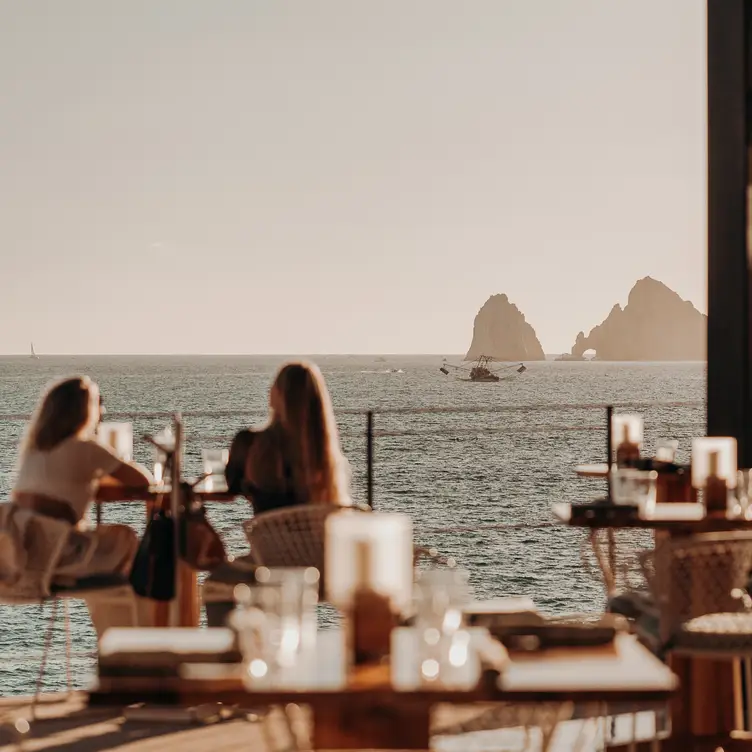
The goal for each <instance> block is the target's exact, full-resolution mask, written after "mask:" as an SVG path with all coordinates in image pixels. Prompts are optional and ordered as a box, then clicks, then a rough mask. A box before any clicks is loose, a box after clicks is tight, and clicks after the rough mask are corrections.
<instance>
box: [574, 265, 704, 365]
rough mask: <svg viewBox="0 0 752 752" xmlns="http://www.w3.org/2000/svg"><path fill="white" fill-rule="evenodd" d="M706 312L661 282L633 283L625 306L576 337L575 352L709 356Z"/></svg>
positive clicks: (605, 356) (601, 356)
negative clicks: (588, 332) (707, 352)
mask: <svg viewBox="0 0 752 752" xmlns="http://www.w3.org/2000/svg"><path fill="white" fill-rule="evenodd" d="M706 326H707V316H705V315H704V314H702V313H700V312H699V311H698V310H697V309H696V308H695V307H694V306H693V305H692V303H690V302H689V301H688V300H682V299H681V298H680V297H679V296H678V295H677V294H676V293H675V292H674V291H673V290H671V289H670V288H669V287H667V286H666V285H664V284H663V283H662V282H659V281H658V280H655V279H652V278H651V277H645V278H644V279H640V280H638V281H637V282H636V283H635V286H634V287H633V288H632V290H631V292H630V293H629V299H628V301H627V305H626V306H625V307H624V308H622V307H621V306H620V305H618V304H617V305H615V306H614V307H613V308H612V309H611V313H609V314H608V316H607V317H606V319H605V320H604V321H603V322H602V323H601V324H599V325H598V326H596V327H595V328H594V329H591V330H590V334H588V336H587V337H586V336H585V334H584V332H580V333H579V334H578V335H577V339H576V341H575V343H574V346H573V347H572V355H573V356H580V355H582V354H583V353H584V352H585V351H586V350H595V353H596V358H597V359H598V360H653V361H661V360H705V358H706Z"/></svg>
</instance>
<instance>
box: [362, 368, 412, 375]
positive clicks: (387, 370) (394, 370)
mask: <svg viewBox="0 0 752 752" xmlns="http://www.w3.org/2000/svg"><path fill="white" fill-rule="evenodd" d="M361 373H381V374H387V373H404V371H403V370H402V369H401V368H382V369H381V370H379V371H374V370H371V371H361Z"/></svg>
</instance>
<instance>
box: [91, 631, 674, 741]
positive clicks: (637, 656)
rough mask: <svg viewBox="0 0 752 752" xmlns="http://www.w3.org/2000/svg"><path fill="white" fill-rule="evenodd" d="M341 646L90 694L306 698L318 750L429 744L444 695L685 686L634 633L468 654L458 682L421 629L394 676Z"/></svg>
mask: <svg viewBox="0 0 752 752" xmlns="http://www.w3.org/2000/svg"><path fill="white" fill-rule="evenodd" d="M481 633H482V635H483V636H481ZM482 639H490V638H489V637H488V635H487V634H486V633H485V630H473V640H474V641H475V642H476V644H477V641H479V640H482ZM343 646H344V637H343V634H342V633H341V632H339V631H335V630H331V631H328V632H321V633H319V640H318V645H317V647H316V651H315V657H314V659H313V660H312V661H311V662H309V663H308V664H307V665H305V666H301V667H296V669H295V671H294V674H291V678H290V680H289V682H282V683H278V684H271V683H270V684H266V685H264V684H258V685H256V686H254V685H251V684H249V685H244V683H243V673H242V668H241V667H240V666H237V665H226V664H225V665H220V664H186V665H184V666H183V670H182V674H181V677H180V678H179V679H176V678H162V679H158V678H156V679H155V678H150V679H137V678H133V679H128V680H123V679H117V680H111V681H110V680H106V679H103V680H101V681H100V685H99V687H98V689H97V690H96V691H95V692H93V693H92V694H91V702H92V704H95V705H112V704H114V703H129V702H130V703H132V702H145V701H146V702H154V703H161V704H180V705H182V706H189V707H190V706H196V705H200V704H203V703H212V702H220V703H223V704H226V705H228V706H237V707H242V708H249V709H252V708H259V707H262V706H267V705H282V706H286V705H288V704H293V705H307V706H309V707H310V708H311V711H312V720H313V733H312V736H313V747H314V749H372V748H381V749H403V750H408V749H410V750H414V749H420V750H425V749H428V748H429V732H430V725H429V720H430V714H431V710H432V708H434V707H435V706H437V705H439V704H445V703H452V704H472V703H479V702H480V703H488V702H513V703H522V704H525V705H527V706H538V707H541V706H545V704H551V703H586V702H595V703H604V704H608V703H616V702H618V703H627V704H629V705H631V706H633V707H635V708H637V707H640V708H644V707H645V706H646V705H647V706H650V707H654V706H657V705H659V704H662V703H665V702H667V701H668V699H669V698H670V696H671V695H672V694H673V693H674V692H675V690H676V688H677V679H676V677H675V676H674V675H673V673H672V672H671V671H670V670H669V669H668V668H667V667H666V666H665V665H664V664H662V663H661V662H660V661H658V660H657V659H656V658H655V657H654V656H653V655H652V654H651V653H649V652H648V651H647V650H646V649H645V648H643V647H642V646H641V645H640V644H639V643H638V642H637V640H636V639H635V638H634V637H632V636H631V635H626V634H620V635H617V637H616V639H615V641H614V642H613V644H611V645H608V646H600V647H591V648H588V647H583V648H566V649H565V648H557V649H549V650H543V651H537V652H532V653H511V654H510V656H509V662H508V663H507V665H506V667H505V668H504V669H503V670H502V672H501V674H500V675H498V674H496V675H489V674H483V675H481V673H480V668H479V666H478V665H476V664H474V663H473V662H472V661H470V662H469V664H468V669H467V673H466V675H465V677H464V679H461V680H459V681H458V683H457V686H455V687H454V688H451V689H448V688H445V687H442V686H441V685H436V686H430V685H429V686H428V687H426V686H424V685H421V684H420V682H419V680H418V667H417V660H416V658H415V656H416V655H417V653H416V651H415V649H414V646H415V643H414V630H410V629H399V630H396V631H395V638H394V640H393V655H392V666H393V668H392V670H391V675H390V669H389V667H388V666H375V667H363V668H358V669H357V670H355V671H354V672H352V673H351V675H350V676H346V674H345V670H344V668H345V661H344V647H343Z"/></svg>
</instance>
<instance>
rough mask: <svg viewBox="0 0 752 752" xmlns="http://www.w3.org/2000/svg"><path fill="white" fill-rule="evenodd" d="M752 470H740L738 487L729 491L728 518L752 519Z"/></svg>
mask: <svg viewBox="0 0 752 752" xmlns="http://www.w3.org/2000/svg"><path fill="white" fill-rule="evenodd" d="M750 475H752V470H739V471H737V473H736V487H735V488H733V489H729V503H728V510H727V516H728V517H730V518H732V519H745V520H748V519H750V517H752V507H751V506H750V498H749V497H750V493H752V484H751V483H750Z"/></svg>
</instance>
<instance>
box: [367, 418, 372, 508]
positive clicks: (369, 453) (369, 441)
mask: <svg viewBox="0 0 752 752" xmlns="http://www.w3.org/2000/svg"><path fill="white" fill-rule="evenodd" d="M366 489H367V491H366V493H367V496H366V499H367V501H368V506H369V507H371V509H373V410H369V411H368V414H367V416H366Z"/></svg>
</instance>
